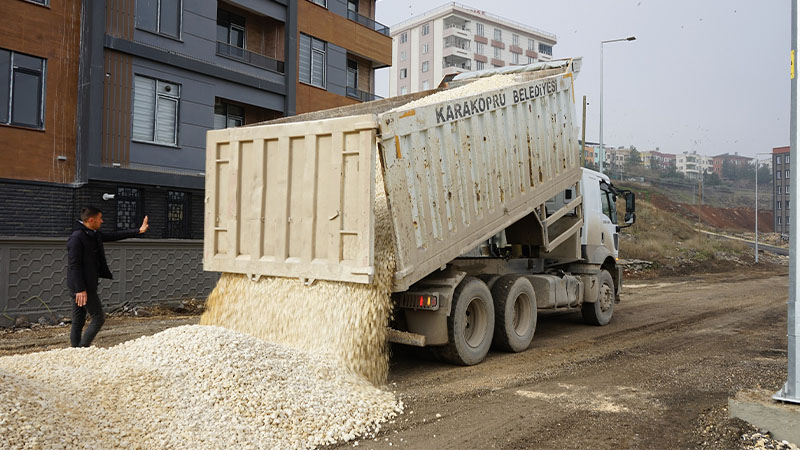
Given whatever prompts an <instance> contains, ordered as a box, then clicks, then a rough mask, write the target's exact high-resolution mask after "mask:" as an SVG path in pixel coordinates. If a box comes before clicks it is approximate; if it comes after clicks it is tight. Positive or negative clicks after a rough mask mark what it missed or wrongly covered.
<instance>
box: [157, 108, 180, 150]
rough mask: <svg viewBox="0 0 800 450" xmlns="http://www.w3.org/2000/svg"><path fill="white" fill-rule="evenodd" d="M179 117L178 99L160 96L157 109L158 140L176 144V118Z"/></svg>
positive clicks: (163, 142)
mask: <svg viewBox="0 0 800 450" xmlns="http://www.w3.org/2000/svg"><path fill="white" fill-rule="evenodd" d="M177 117H178V100H176V99H172V98H167V97H163V96H159V97H158V110H157V111H156V125H157V128H156V139H155V140H156V142H159V143H162V144H175V143H176V140H175V120H176V119H177Z"/></svg>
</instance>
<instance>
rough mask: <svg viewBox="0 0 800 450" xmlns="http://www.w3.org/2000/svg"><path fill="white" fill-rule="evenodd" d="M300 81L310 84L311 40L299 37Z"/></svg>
mask: <svg viewBox="0 0 800 450" xmlns="http://www.w3.org/2000/svg"><path fill="white" fill-rule="evenodd" d="M299 59H300V61H299V66H300V81H302V82H305V83H310V82H311V38H310V37H308V36H306V35H305V34H301V35H300V58H299Z"/></svg>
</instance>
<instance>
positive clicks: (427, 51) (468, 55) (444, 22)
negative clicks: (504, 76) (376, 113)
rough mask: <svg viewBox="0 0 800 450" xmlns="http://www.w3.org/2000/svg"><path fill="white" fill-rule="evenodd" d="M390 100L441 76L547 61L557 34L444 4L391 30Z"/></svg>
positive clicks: (434, 83) (422, 88)
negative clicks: (391, 97)
mask: <svg viewBox="0 0 800 450" xmlns="http://www.w3.org/2000/svg"><path fill="white" fill-rule="evenodd" d="M391 36H392V41H393V42H392V69H391V75H390V77H389V79H390V87H389V93H390V95H392V96H395V95H404V94H410V93H412V92H419V91H425V90H428V89H433V88H435V87H436V86H437V85H438V84H439V82H440V81H441V80H442V78H443V77H445V76H446V75H450V74H454V73H461V72H468V71H471V70H482V69H491V68H496V67H503V66H511V65H525V64H530V63H534V62H538V61H549V60H550V59H552V56H553V46H554V45H555V44H556V35H555V34H552V33H548V32H546V31H542V30H539V29H536V28H533V27H531V26H528V25H524V24H521V23H518V22H515V21H513V20H509V19H505V18H503V17H499V16H496V15H494V14H491V13H488V12H485V11H481V10H477V9H474V8H470V7H468V6H465V5H462V4H460V3H455V2H452V3H447V4H445V5H442V6H440V7H438V8H435V9H432V10H430V11H428V12H426V13H423V14H421V15H419V16H416V17H413V18H411V19H409V20H406V21H405V22H401V23H399V24H397V25H395V26H393V27H392V29H391Z"/></svg>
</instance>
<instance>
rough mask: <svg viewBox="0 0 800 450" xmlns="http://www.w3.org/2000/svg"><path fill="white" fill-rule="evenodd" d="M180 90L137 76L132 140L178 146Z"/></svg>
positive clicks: (134, 82)
mask: <svg viewBox="0 0 800 450" xmlns="http://www.w3.org/2000/svg"><path fill="white" fill-rule="evenodd" d="M180 98H181V86H180V85H179V84H175V83H169V82H167V81H161V80H156V79H154V78H147V77H143V76H140V75H136V76H135V77H134V81H133V139H135V140H139V141H144V142H152V143H155V144H165V145H178V103H179V101H180Z"/></svg>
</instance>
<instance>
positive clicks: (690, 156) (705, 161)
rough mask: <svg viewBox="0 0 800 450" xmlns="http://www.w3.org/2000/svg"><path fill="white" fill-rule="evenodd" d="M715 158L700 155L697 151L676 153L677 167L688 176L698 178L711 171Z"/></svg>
mask: <svg viewBox="0 0 800 450" xmlns="http://www.w3.org/2000/svg"><path fill="white" fill-rule="evenodd" d="M712 167H713V158H711V157H709V156H705V155H698V154H697V152H696V151H694V150H693V151H691V152H683V153H680V154H678V155H676V158H675V168H676V169H677V171H678V172H680V173H682V174H684V175H685V176H686V177H687V178H689V179H693V180H696V179H698V178H699V177H700V176H702V174H704V173H711V170H712Z"/></svg>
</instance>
